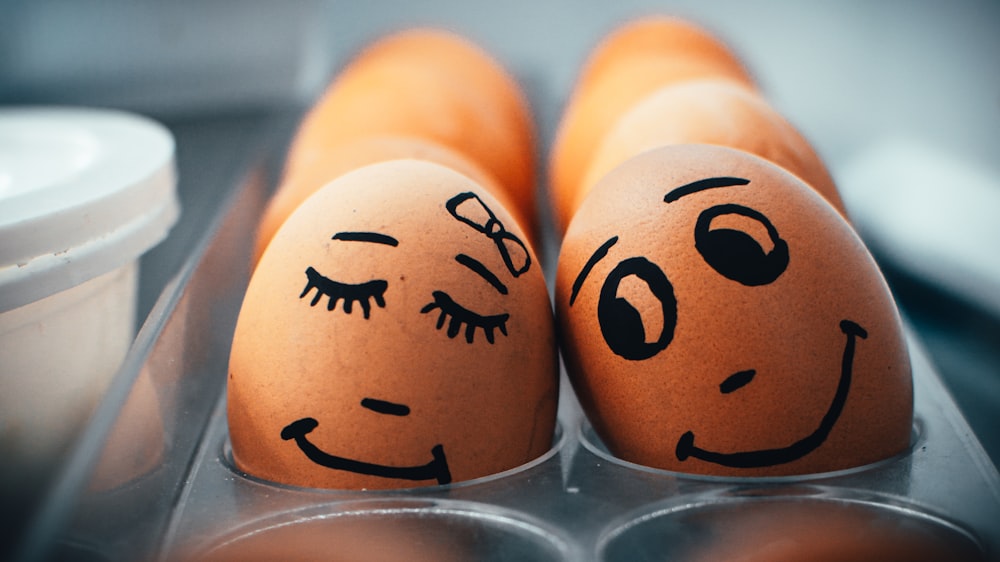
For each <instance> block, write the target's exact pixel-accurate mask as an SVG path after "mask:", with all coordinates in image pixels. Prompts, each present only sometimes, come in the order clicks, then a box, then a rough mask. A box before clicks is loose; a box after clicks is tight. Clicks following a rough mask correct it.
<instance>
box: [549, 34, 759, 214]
mask: <svg viewBox="0 0 1000 562" xmlns="http://www.w3.org/2000/svg"><path fill="white" fill-rule="evenodd" d="M704 78H721V79H728V80H734V81H736V82H739V83H742V84H745V85H747V86H749V87H753V79H752V77H751V76H750V74H749V72H748V71H747V70H746V69H745V67H744V66H743V63H742V62H741V61H740V60H739V58H738V57H737V56H736V54H735V53H733V52H731V51H730V50H729V48H728V47H727V46H726V45H725V44H724V43H722V42H721V41H719V40H718V39H716V38H715V37H713V36H712V35H711V34H709V33H708V32H707V31H704V30H702V29H701V28H699V27H697V26H695V25H693V24H691V23H689V22H686V21H684V20H680V19H672V18H657V17H650V18H643V19H640V20H637V21H635V22H632V23H630V24H625V25H624V26H622V27H621V28H620V29H618V30H616V31H613V32H612V33H611V34H609V36H608V38H607V39H605V40H604V41H603V42H602V43H600V44H598V46H597V47H595V49H594V51H593V52H592V54H591V55H590V56H589V58H588V59H587V62H586V63H585V64H584V67H583V69H582V70H581V73H580V78H579V79H578V81H577V84H576V85H575V86H574V89H573V92H572V94H571V95H570V100H569V103H568V104H567V105H566V108H565V109H564V111H563V115H562V118H561V119H560V122H559V126H558V129H557V130H556V135H555V141H554V143H553V145H552V149H551V153H550V155H549V184H550V185H549V189H550V193H549V196H550V199H551V202H552V206H553V210H554V212H555V217H556V220H557V223H558V226H559V228H560V231H563V230H565V228H566V226H567V225H568V224H569V221H570V219H571V218H572V201H573V198H574V197H575V193H576V191H577V190H578V189H579V187H580V184H581V182H582V181H583V178H584V174H585V173H586V170H587V168H588V167H589V164H590V159H591V158H592V157H593V154H594V151H595V150H597V147H598V146H599V144H600V143H601V142H602V140H603V138H604V136H605V135H606V134H607V132H608V131H609V130H610V129H611V127H612V126H613V125H614V123H615V121H617V119H618V118H619V117H620V116H621V115H622V114H623V113H625V112H626V111H628V110H629V109H630V108H631V107H632V106H633V105H634V104H635V103H636V102H638V101H639V100H641V99H643V98H644V97H645V96H646V95H647V94H649V93H651V92H653V91H655V90H657V89H659V88H661V87H663V86H666V85H668V84H673V83H677V82H682V81H685V80H693V79H704Z"/></svg>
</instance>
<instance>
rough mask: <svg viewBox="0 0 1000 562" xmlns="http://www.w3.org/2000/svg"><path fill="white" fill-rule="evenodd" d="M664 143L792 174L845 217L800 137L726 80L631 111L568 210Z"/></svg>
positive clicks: (688, 86)
mask: <svg viewBox="0 0 1000 562" xmlns="http://www.w3.org/2000/svg"><path fill="white" fill-rule="evenodd" d="M670 144H717V145H721V146H728V147H731V148H736V149H739V150H743V151H746V152H749V153H751V154H756V155H757V156H760V157H762V158H764V159H767V160H770V161H771V162H773V163H775V164H778V165H779V166H781V167H783V168H785V169H786V170H788V171H790V172H792V173H793V174H795V175H796V176H798V177H799V178H801V179H802V180H804V181H805V182H806V183H807V184H809V185H810V186H812V187H813V188H814V189H816V191H818V192H819V193H820V194H821V195H823V197H825V198H826V200H827V201H829V202H830V203H831V204H832V205H833V206H834V207H836V208H837V210H838V211H840V212H841V214H846V210H845V209H844V203H843V201H842V200H841V198H840V194H839V193H838V192H837V186H836V185H834V182H833V178H831V177H830V173H829V172H828V171H827V169H826V166H825V165H824V164H823V161H822V160H820V158H819V156H818V155H817V154H816V152H815V151H814V150H813V148H812V146H811V145H810V144H809V142H808V141H807V140H806V139H805V137H803V136H802V135H801V134H800V133H799V132H798V131H797V130H796V129H795V127H794V126H793V125H792V124H791V123H789V122H788V121H787V120H786V119H785V118H784V117H782V116H781V114H780V113H778V112H777V111H776V110H774V109H773V108H772V107H771V106H770V105H769V104H768V103H767V102H766V101H765V100H764V98H763V97H761V96H760V94H758V93H757V92H756V91H753V90H751V89H749V88H747V87H746V86H744V85H742V84H737V83H735V82H733V81H731V80H690V81H686V82H680V83H677V84H671V85H669V86H666V87H664V88H661V89H660V90H657V91H655V92H653V93H652V94H650V95H649V96H647V97H646V98H644V99H643V100H641V101H640V102H638V103H637V104H636V105H635V106H633V107H632V109H630V110H629V111H627V112H626V113H625V114H624V115H622V117H621V118H620V119H618V121H617V122H616V123H615V126H614V127H613V128H612V129H611V130H610V131H609V132H608V134H607V135H606V136H605V137H604V141H603V142H602V143H601V145H600V147H599V148H598V149H597V151H596V152H595V153H594V156H593V158H592V159H591V162H590V165H589V169H588V170H587V173H586V176H585V178H584V180H583V182H582V184H581V185H580V188H579V189H577V190H576V192H575V197H574V199H573V203H572V205H571V208H570V210H571V211H575V210H576V208H577V207H579V206H580V203H582V202H583V199H584V198H585V197H586V195H587V193H588V192H589V191H590V189H591V187H593V185H594V184H595V183H597V182H598V181H600V179H601V178H603V177H604V176H605V175H606V174H607V173H608V172H610V171H611V170H612V169H613V168H614V167H615V166H618V165H619V164H621V163H622V162H624V161H626V160H628V159H629V158H631V157H633V156H635V155H637V154H639V153H640V152H643V151H646V150H649V149H651V148H656V147H658V146H665V145H670Z"/></svg>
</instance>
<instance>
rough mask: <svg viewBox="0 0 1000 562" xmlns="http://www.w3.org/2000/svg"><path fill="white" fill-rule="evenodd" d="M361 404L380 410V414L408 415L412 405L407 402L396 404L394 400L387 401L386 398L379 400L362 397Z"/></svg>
mask: <svg viewBox="0 0 1000 562" xmlns="http://www.w3.org/2000/svg"><path fill="white" fill-rule="evenodd" d="M361 406H362V407H364V408H368V409H369V410H371V411H373V412H378V413H380V414H386V415H389V416H408V415H410V407H409V406H407V405H406V404H395V403H393V402H386V401H385V400H379V399H377V398H362V399H361Z"/></svg>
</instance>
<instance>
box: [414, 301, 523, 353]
mask: <svg viewBox="0 0 1000 562" xmlns="http://www.w3.org/2000/svg"><path fill="white" fill-rule="evenodd" d="M432 294H433V296H434V301H433V302H431V303H429V304H427V306H425V307H423V308H422V309H420V312H421V313H423V314H427V313H428V312H430V311H432V310H434V309H438V310H439V311H440V312H439V314H438V319H437V329H438V330H440V329H441V328H442V327H444V323H445V320H447V319H448V317H449V316H450V317H451V320H450V321H449V322H448V332H447V333H448V337H449V338H454V337H455V336H457V335H458V332H459V331H460V330H461V329H462V324H465V341H466V343H472V342H473V340H474V338H475V333H476V328H481V329H482V330H483V334H484V335H485V336H486V341H487V342H489V343H491V344H492V343H493V342H494V336H493V331H494V330H497V329H499V330H500V332H501V333H502V334H503V335H505V336H506V335H507V319H508V318H510V314H507V313H503V314H494V315H491V316H483V315H481V314H477V313H475V312H472V311H471V310H469V309H467V308H465V307H464V306H462V305H460V304H458V303H457V302H455V301H454V299H452V298H451V296H449V295H448V293H445V292H444V291H434V292H433V293H432Z"/></svg>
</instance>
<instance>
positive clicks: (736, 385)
mask: <svg viewBox="0 0 1000 562" xmlns="http://www.w3.org/2000/svg"><path fill="white" fill-rule="evenodd" d="M756 375H757V371H755V370H753V369H747V370H746V371H739V372H737V373H733V374H731V375H729V376H728V377H726V380H724V381H722V383H720V384H719V392H721V393H723V394H729V393H730V392H734V391H736V390H739V389H741V388H743V387H744V386H746V385H748V384H750V381H752V380H753V378H754V377H755V376H756Z"/></svg>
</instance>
